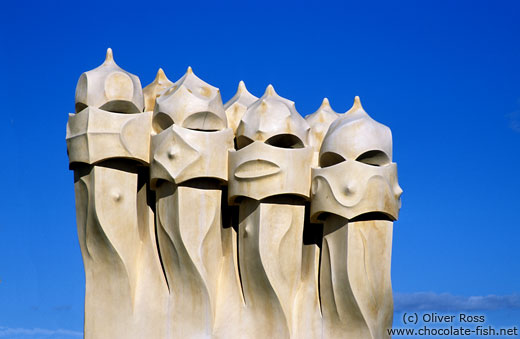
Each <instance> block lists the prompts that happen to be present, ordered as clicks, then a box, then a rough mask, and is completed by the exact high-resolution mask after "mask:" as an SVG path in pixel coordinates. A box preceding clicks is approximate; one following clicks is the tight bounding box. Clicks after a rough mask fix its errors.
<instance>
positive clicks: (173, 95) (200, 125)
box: [154, 67, 227, 133]
mask: <svg viewBox="0 0 520 339" xmlns="http://www.w3.org/2000/svg"><path fill="white" fill-rule="evenodd" d="M172 124H176V125H178V126H180V127H184V128H189V129H194V130H202V131H218V130H222V129H224V128H226V127H227V119H226V113H225V112H224V106H223V105H222V98H221V96H220V90H219V89H218V88H216V87H213V86H211V85H210V84H208V83H206V82H204V81H202V80H201V79H199V78H198V77H197V76H196V75H195V74H194V73H193V71H192V69H191V67H188V70H187V71H186V74H184V76H183V77H182V78H180V79H179V80H178V81H177V82H176V83H175V84H174V85H173V86H172V87H170V88H169V89H167V90H165V91H164V92H162V93H161V94H160V96H159V97H158V98H157V100H156V103H155V108H154V129H155V132H156V133H159V132H161V131H162V130H164V129H165V128H167V127H169V126H170V125H172Z"/></svg>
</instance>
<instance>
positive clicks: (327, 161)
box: [320, 152, 345, 168]
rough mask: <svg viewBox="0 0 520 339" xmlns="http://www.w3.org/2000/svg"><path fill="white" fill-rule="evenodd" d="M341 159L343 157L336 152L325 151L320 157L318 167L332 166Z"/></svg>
mask: <svg viewBox="0 0 520 339" xmlns="http://www.w3.org/2000/svg"><path fill="white" fill-rule="evenodd" d="M343 161H345V158H343V157H342V156H341V155H339V154H338V153H333V152H325V153H323V154H322V155H321V157H320V167H322V168H323V167H329V166H334V165H336V164H339V163H340V162H343Z"/></svg>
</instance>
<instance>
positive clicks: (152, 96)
mask: <svg viewBox="0 0 520 339" xmlns="http://www.w3.org/2000/svg"><path fill="white" fill-rule="evenodd" d="M173 85H174V84H173V82H171V81H170V80H169V79H168V78H167V77H166V74H164V71H163V69H162V68H159V70H158V71H157V75H156V76H155V79H154V81H153V82H152V83H151V84H149V85H148V86H146V87H145V88H143V95H144V110H145V111H152V112H153V110H154V108H155V100H157V98H158V97H159V96H160V95H161V94H162V93H163V92H164V91H165V90H166V89H168V88H170V87H172V86H173Z"/></svg>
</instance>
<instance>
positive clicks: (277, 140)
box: [265, 134, 304, 148]
mask: <svg viewBox="0 0 520 339" xmlns="http://www.w3.org/2000/svg"><path fill="white" fill-rule="evenodd" d="M265 143H266V144H268V145H271V146H274V147H280V148H303V147H304V145H303V141H301V139H300V138H298V137H297V136H296V135H293V134H278V135H275V136H272V137H270V138H269V139H267V140H266V141H265Z"/></svg>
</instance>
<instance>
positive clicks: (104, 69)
mask: <svg viewBox="0 0 520 339" xmlns="http://www.w3.org/2000/svg"><path fill="white" fill-rule="evenodd" d="M143 106H144V105H143V92H142V89H141V83H140V81H139V78H138V77H137V76H135V75H133V74H130V73H128V72H126V71H124V70H123V69H121V68H120V67H119V66H118V65H117V64H116V63H115V62H114V59H113V57H112V50H111V49H108V51H107V57H106V60H105V62H104V63H103V64H102V65H101V66H99V67H98V68H96V69H94V70H92V71H89V72H86V73H83V74H82V75H81V77H80V78H79V81H78V85H77V88H76V114H70V115H69V122H68V123H67V148H68V153H69V160H70V168H71V169H73V170H74V188H75V192H76V218H77V226H78V238H79V242H80V246H81V252H82V254H83V262H84V266H85V282H86V288H85V338H164V337H165V336H166V335H167V332H166V324H167V314H166V307H165V305H166V296H167V292H168V289H167V285H166V280H165V278H164V276H163V269H162V267H161V262H160V261H159V257H158V256H157V246H156V235H155V223H154V215H153V205H152V204H153V201H151V200H150V193H151V192H150V190H149V183H148V182H149V175H148V164H149V161H148V159H149V148H150V129H151V122H152V112H143ZM151 300H153V302H150V301H151Z"/></svg>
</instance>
